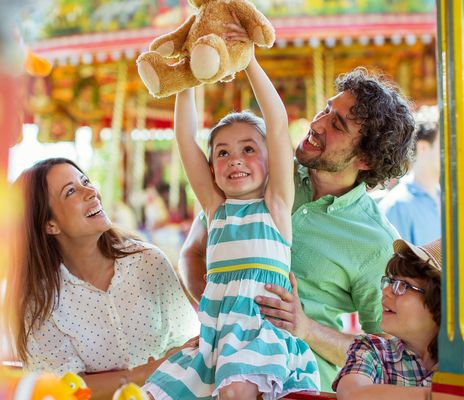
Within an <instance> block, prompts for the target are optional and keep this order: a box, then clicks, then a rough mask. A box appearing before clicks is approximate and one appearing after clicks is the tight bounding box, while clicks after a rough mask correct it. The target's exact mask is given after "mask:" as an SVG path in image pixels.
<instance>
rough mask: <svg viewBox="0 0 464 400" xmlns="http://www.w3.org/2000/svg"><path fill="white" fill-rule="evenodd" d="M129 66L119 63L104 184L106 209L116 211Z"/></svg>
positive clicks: (119, 194)
mask: <svg viewBox="0 0 464 400" xmlns="http://www.w3.org/2000/svg"><path fill="white" fill-rule="evenodd" d="M126 83H127V64H126V62H125V61H124V60H120V61H119V62H118V71H117V81H116V95H115V98H114V106H113V117H112V121H111V140H110V143H109V150H110V151H109V154H110V155H109V161H108V174H107V176H106V179H105V182H104V196H103V198H104V199H105V207H107V209H108V210H111V211H114V210H113V207H114V206H115V204H116V203H117V201H118V200H120V198H121V193H120V190H119V191H118V190H116V185H119V184H120V178H121V166H120V162H121V132H122V122H123V114H124V101H125V97H126Z"/></svg>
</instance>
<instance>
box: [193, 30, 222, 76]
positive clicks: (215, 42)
mask: <svg viewBox="0 0 464 400" xmlns="http://www.w3.org/2000/svg"><path fill="white" fill-rule="evenodd" d="M228 65H229V53H228V51H227V47H226V44H225V42H224V40H223V39H222V38H221V37H219V36H217V35H215V34H209V35H206V36H202V37H201V38H199V39H198V40H197V41H196V42H195V44H194V45H193V47H192V50H191V52H190V68H191V69H192V73H193V75H194V76H195V77H196V78H197V79H198V80H199V81H201V82H211V83H212V82H216V81H218V80H220V79H221V78H222V77H223V76H225V75H229V74H227V73H226V66H228Z"/></svg>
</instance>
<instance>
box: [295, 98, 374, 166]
mask: <svg viewBox="0 0 464 400" xmlns="http://www.w3.org/2000/svg"><path fill="white" fill-rule="evenodd" d="M355 101H356V100H355V98H354V97H353V96H352V95H351V94H350V93H349V92H347V91H345V92H341V93H339V94H337V95H336V96H335V97H332V98H331V99H329V100H328V102H327V107H326V108H325V109H324V110H322V111H321V112H319V113H318V114H317V115H316V116H315V117H314V119H313V121H312V122H311V126H310V130H309V132H308V134H307V135H306V136H305V137H304V138H303V140H302V141H301V142H300V144H299V145H298V147H297V149H296V158H297V159H298V161H299V162H300V164H302V165H304V166H305V167H308V168H311V169H316V170H320V171H327V172H340V171H343V170H346V169H348V168H352V169H355V170H356V171H358V170H359V169H366V168H362V167H361V164H362V162H361V161H360V160H359V159H358V156H356V147H357V144H358V141H359V139H360V135H361V134H360V128H361V126H360V125H359V124H357V123H355V122H354V121H352V120H351V118H350V109H351V107H352V106H353V105H354V104H355Z"/></svg>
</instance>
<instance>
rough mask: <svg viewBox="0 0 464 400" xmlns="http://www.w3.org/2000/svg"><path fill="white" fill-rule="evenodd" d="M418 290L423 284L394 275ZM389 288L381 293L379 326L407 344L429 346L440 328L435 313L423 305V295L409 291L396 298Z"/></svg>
mask: <svg viewBox="0 0 464 400" xmlns="http://www.w3.org/2000/svg"><path fill="white" fill-rule="evenodd" d="M393 279H398V280H402V281H405V282H407V283H408V284H410V285H413V286H415V287H417V288H423V286H424V284H423V282H421V281H420V280H418V279H412V278H406V277H402V276H394V277H393ZM392 289H393V288H392V285H388V286H387V287H385V288H384V289H383V290H382V308H383V312H382V322H381V324H380V327H381V328H382V330H383V331H385V332H386V333H389V334H391V335H393V336H396V337H398V338H400V339H402V340H403V341H404V342H407V343H414V342H417V341H418V340H420V342H426V343H430V341H431V340H432V339H433V338H434V337H435V335H436V334H437V333H438V326H437V324H436V323H435V322H434V320H433V316H432V313H431V312H430V310H429V309H428V308H427V307H426V306H425V304H424V294H423V293H419V292H418V291H415V290H413V289H407V290H406V292H405V293H404V294H403V295H397V294H395V293H394V292H393V290H392Z"/></svg>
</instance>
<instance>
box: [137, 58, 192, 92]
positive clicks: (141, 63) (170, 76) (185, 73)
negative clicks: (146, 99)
mask: <svg viewBox="0 0 464 400" xmlns="http://www.w3.org/2000/svg"><path fill="white" fill-rule="evenodd" d="M137 68H138V72H139V75H140V77H141V78H142V81H143V83H144V84H145V86H146V87H147V88H148V90H149V92H150V94H151V95H152V96H154V97H166V96H170V95H171V94H174V93H177V92H180V91H182V90H185V89H187V88H191V87H193V86H197V85H198V84H200V82H199V81H198V80H197V79H196V78H195V77H194V76H193V74H192V71H191V70H190V66H189V63H188V60H187V59H182V60H180V61H179V62H177V63H175V64H167V63H166V62H165V60H164V58H163V57H161V56H160V55H159V54H158V53H157V52H155V51H151V52H150V51H149V52H146V53H143V54H141V55H140V56H139V58H138V59H137Z"/></svg>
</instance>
